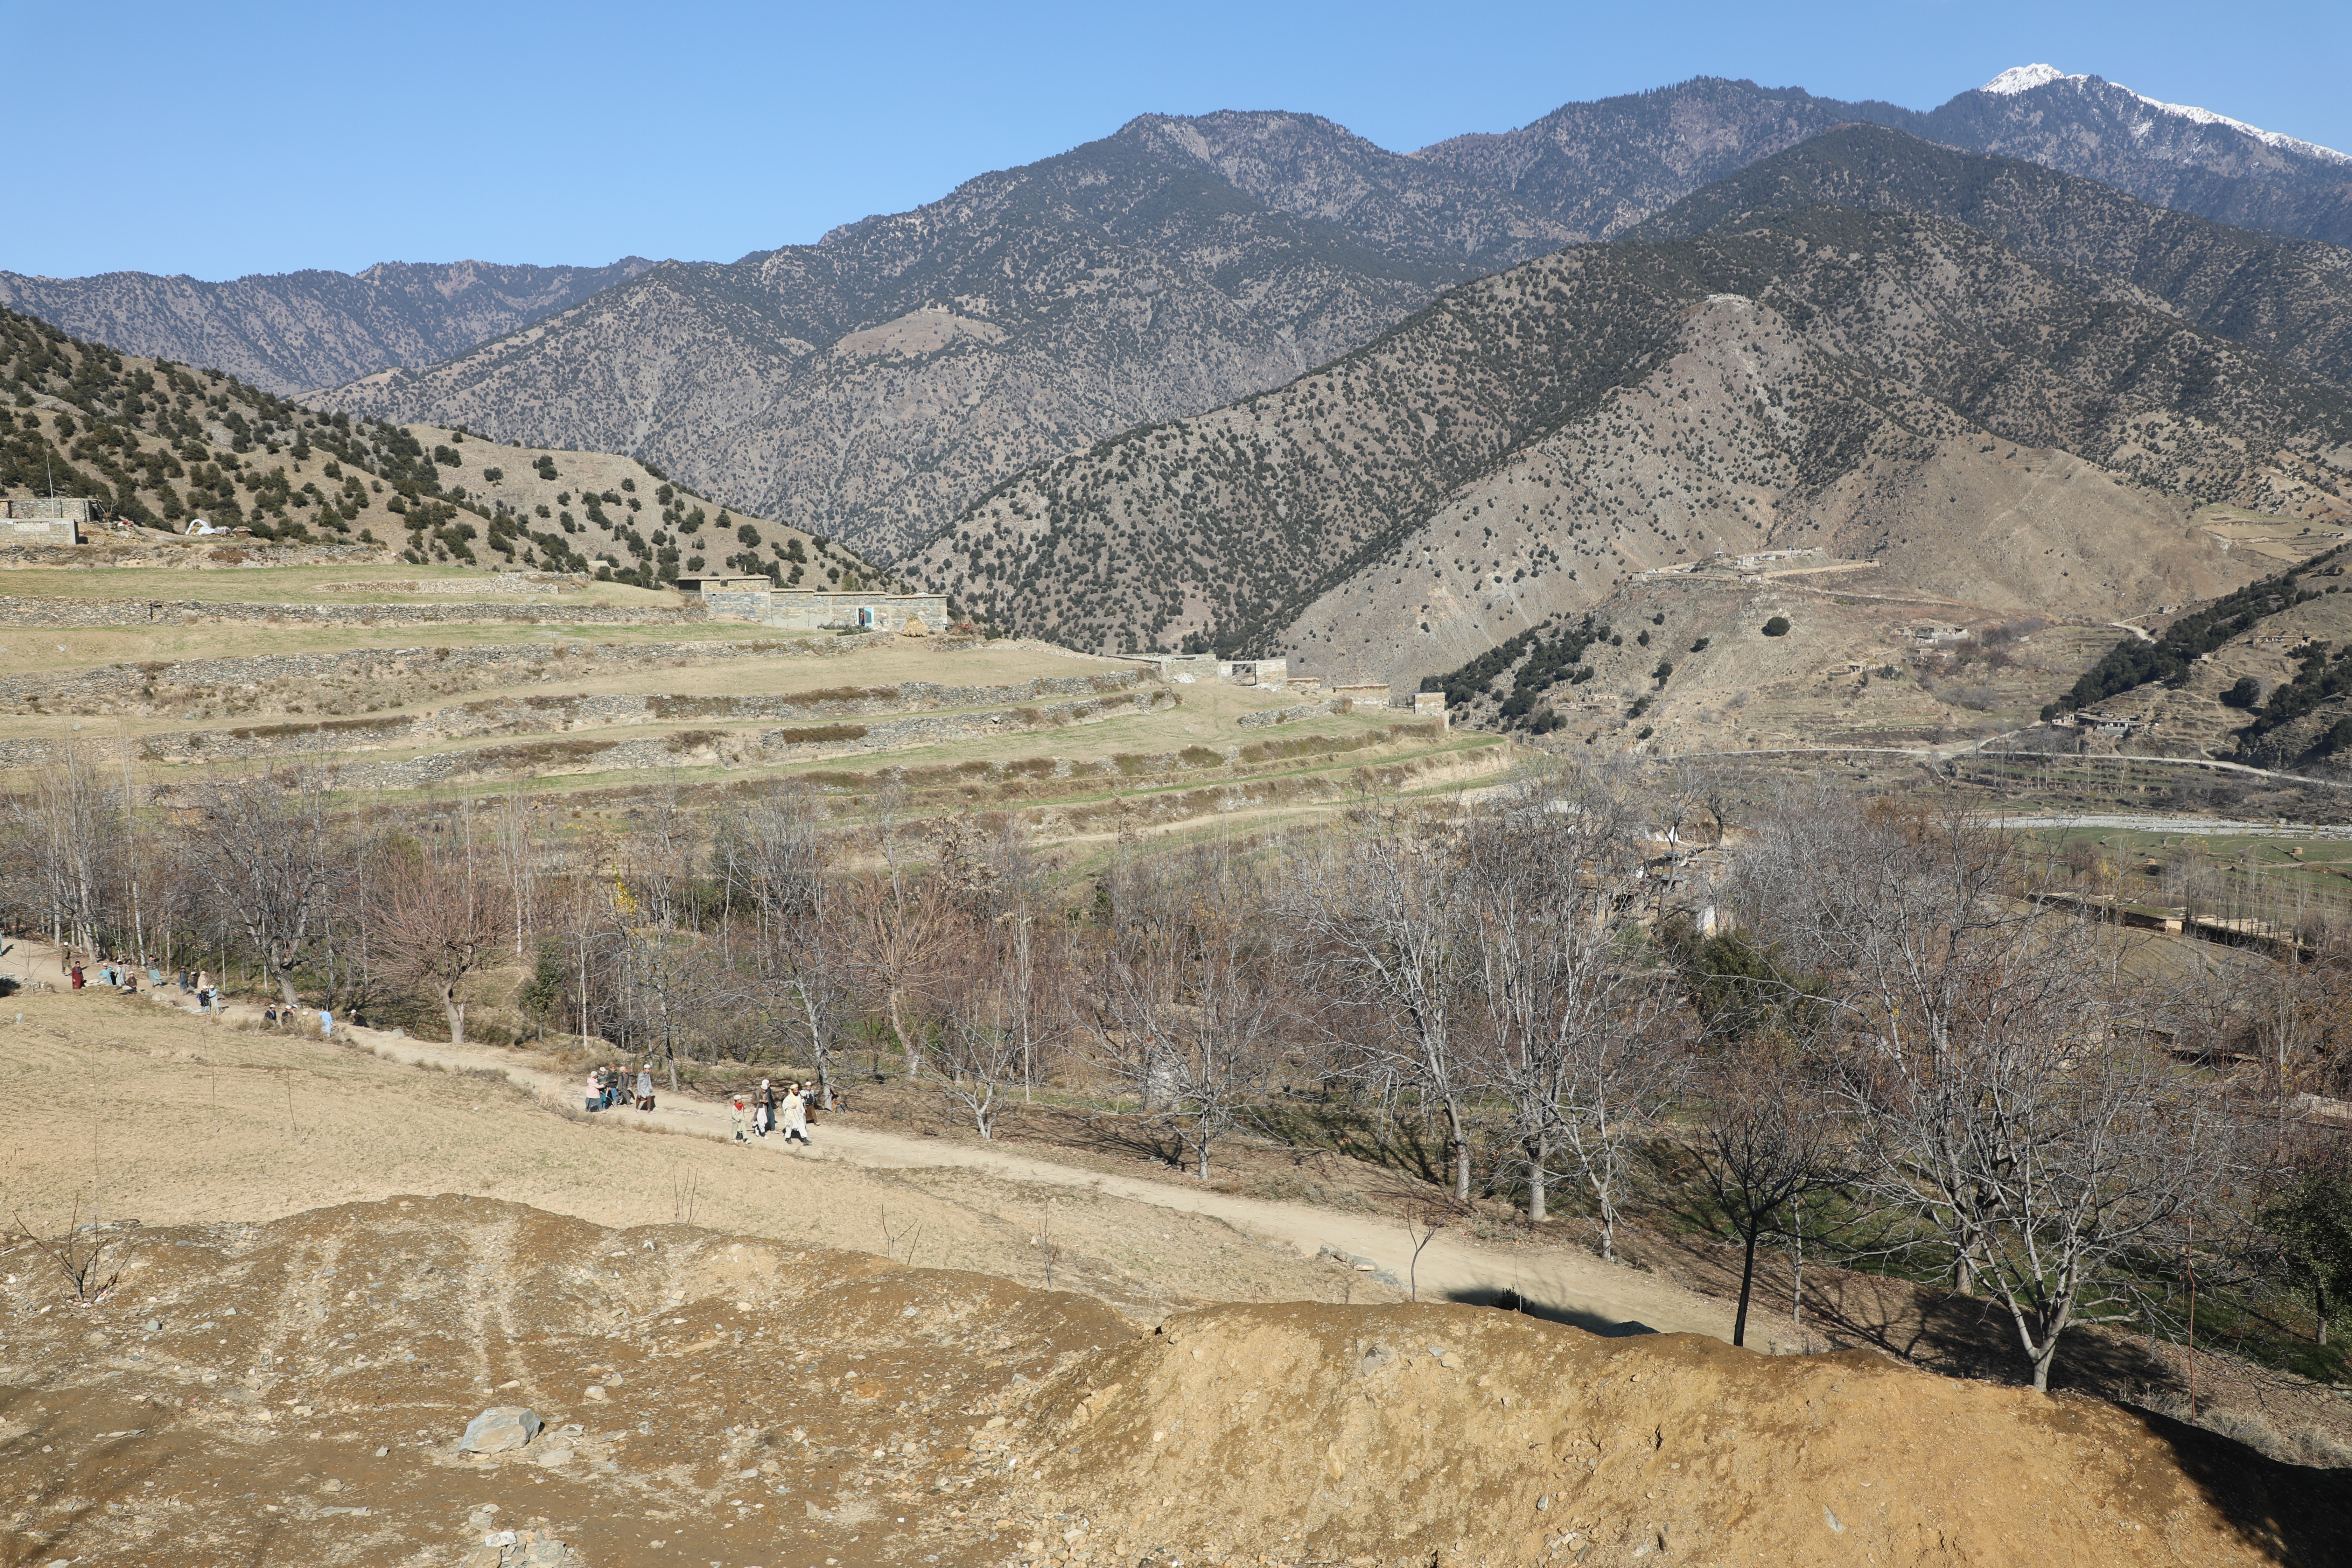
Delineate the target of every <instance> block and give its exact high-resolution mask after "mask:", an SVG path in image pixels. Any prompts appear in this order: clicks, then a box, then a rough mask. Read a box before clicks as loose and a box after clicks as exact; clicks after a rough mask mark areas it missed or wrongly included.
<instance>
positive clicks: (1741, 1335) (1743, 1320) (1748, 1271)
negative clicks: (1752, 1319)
mask: <svg viewBox="0 0 2352 1568" xmlns="http://www.w3.org/2000/svg"><path fill="white" fill-rule="evenodd" d="M1755 1288H1756V1226H1752V1225H1751V1226H1748V1247H1747V1250H1746V1253H1745V1254H1744V1256H1742V1257H1741V1258H1740V1260H1739V1311H1738V1314H1737V1315H1736V1316H1734V1317H1733V1318H1732V1320H1731V1342H1732V1343H1733V1344H1734V1345H1745V1344H1746V1343H1747V1342H1748V1297H1749V1295H1750V1294H1751V1293H1752V1292H1753V1291H1754V1289H1755Z"/></svg>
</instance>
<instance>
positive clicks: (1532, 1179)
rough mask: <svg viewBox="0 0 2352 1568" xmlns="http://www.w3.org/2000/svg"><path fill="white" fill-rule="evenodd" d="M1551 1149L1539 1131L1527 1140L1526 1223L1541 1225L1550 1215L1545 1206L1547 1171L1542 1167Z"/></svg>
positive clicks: (1547, 1159)
mask: <svg viewBox="0 0 2352 1568" xmlns="http://www.w3.org/2000/svg"><path fill="white" fill-rule="evenodd" d="M1550 1156H1551V1149H1550V1146H1549V1142H1547V1140H1546V1139H1545V1138H1544V1135H1543V1134H1542V1133H1540V1132H1538V1133H1537V1134H1536V1135H1535V1136H1534V1137H1532V1138H1530V1139H1528V1224H1530V1225H1541V1224H1543V1222H1544V1221H1545V1220H1547V1219H1549V1218H1550V1217H1551V1215H1550V1212H1549V1209H1548V1208H1547V1206H1546V1199H1547V1197H1548V1196H1549V1194H1548V1192H1547V1183H1548V1178H1549V1174H1550V1173H1549V1172H1548V1171H1546V1170H1545V1169H1544V1166H1545V1163H1547V1162H1548V1161H1549V1158H1550Z"/></svg>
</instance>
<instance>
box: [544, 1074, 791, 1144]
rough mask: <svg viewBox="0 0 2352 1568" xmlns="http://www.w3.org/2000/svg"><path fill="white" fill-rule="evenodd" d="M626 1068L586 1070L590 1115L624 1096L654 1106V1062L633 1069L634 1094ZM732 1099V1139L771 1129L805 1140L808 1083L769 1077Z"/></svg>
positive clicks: (645, 1106)
mask: <svg viewBox="0 0 2352 1568" xmlns="http://www.w3.org/2000/svg"><path fill="white" fill-rule="evenodd" d="M631 1087H632V1086H631V1085H630V1083H629V1069H628V1068H626V1067H596V1068H589V1069H588V1098H587V1103H586V1109H587V1110H589V1111H590V1112H591V1113H592V1114H593V1112H595V1111H599V1110H612V1109H613V1107H614V1105H615V1104H616V1103H618V1102H620V1101H621V1100H624V1099H628V1100H630V1102H631V1103H633V1104H634V1105H635V1107H636V1108H637V1109H638V1110H652V1109H653V1108H654V1064H653V1063H651V1062H647V1063H646V1064H645V1066H643V1067H641V1068H638V1069H637V1080H636V1083H635V1086H634V1087H635V1089H636V1093H635V1095H634V1096H630V1095H629V1094H628V1090H629V1089H630V1088H631ZM733 1098H734V1102H735V1103H734V1109H733V1110H732V1112H731V1113H730V1114H731V1118H732V1121H733V1123H734V1131H735V1142H738V1143H748V1142H751V1140H752V1139H753V1138H754V1137H758V1138H765V1137H766V1136H768V1134H769V1133H771V1132H781V1133H782V1134H783V1137H784V1141H785V1142H788V1143H789V1142H792V1141H793V1139H795V1138H797V1139H799V1140H800V1141H801V1142H803V1143H806V1142H809V1120H808V1119H809V1112H810V1110H813V1109H814V1106H815V1101H816V1093H815V1090H814V1087H813V1086H812V1085H809V1084H804V1083H802V1082H801V1081H799V1080H798V1079H794V1080H793V1081H792V1082H790V1083H785V1084H781V1085H780V1084H778V1083H777V1082H775V1080H773V1079H764V1078H763V1079H761V1080H760V1087H759V1088H758V1089H754V1090H752V1091H751V1093H750V1094H748V1095H745V1094H738V1095H736V1096H734V1097H733Z"/></svg>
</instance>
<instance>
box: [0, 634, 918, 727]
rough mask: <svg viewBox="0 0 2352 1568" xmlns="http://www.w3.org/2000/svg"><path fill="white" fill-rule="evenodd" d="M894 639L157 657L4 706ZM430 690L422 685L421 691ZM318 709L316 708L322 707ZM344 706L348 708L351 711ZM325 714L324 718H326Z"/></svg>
mask: <svg viewBox="0 0 2352 1568" xmlns="http://www.w3.org/2000/svg"><path fill="white" fill-rule="evenodd" d="M897 640H898V639H897V638H896V637H894V636H892V635H889V634H887V633H876V634H874V635H872V636H868V637H792V638H784V637H763V638H747V639H745V640H742V641H734V640H727V641H719V640H712V641H709V642H690V643H649V644H635V643H595V644H583V643H577V642H571V643H564V642H553V641H544V642H527V643H483V644H479V645H476V646H472V647H404V648H353V649H351V650H349V651H346V652H342V653H289V654H259V655H255V656H253V657H250V658H193V659H153V660H145V661H142V662H140V663H137V664H108V665H98V666H93V667H91V668H84V669H76V670H67V671H64V672H61V673H59V674H57V675H16V676H8V677H5V678H0V712H14V713H28V712H46V713H72V714H79V715H82V716H85V717H89V716H95V715H99V714H106V713H124V714H138V715H149V714H152V713H155V712H156V711H158V710H164V711H173V710H180V709H184V708H186V707H188V706H189V705H191V704H194V703H206V702H227V703H229V704H231V705H232V706H235V705H236V701H237V700H239V698H240V697H241V696H245V695H246V694H250V693H253V692H257V691H259V690H260V689H263V688H265V687H268V686H270V685H273V684H280V685H282V684H285V683H299V684H301V685H303V686H306V687H309V688H311V689H313V693H314V696H315V697H316V698H317V699H318V700H320V701H321V702H327V701H332V700H334V694H335V693H336V691H337V690H338V689H346V694H348V689H350V688H352V687H355V686H358V685H361V684H362V683H367V682H383V683H399V684H398V686H396V687H394V689H391V690H388V691H387V692H386V693H385V694H384V695H386V696H387V697H390V698H391V699H392V700H394V701H395V702H396V701H400V700H403V699H405V700H408V701H414V700H416V698H417V697H419V696H427V697H429V696H433V695H444V696H446V695H450V694H453V693H454V692H456V691H459V690H467V689H478V688H480V687H484V686H494V685H502V684H505V685H511V684H519V683H520V682H522V681H526V680H542V679H544V680H551V679H556V678H558V677H559V676H560V677H562V678H563V679H579V678H582V677H584V676H587V675H589V674H591V673H593V674H597V675H607V674H610V673H612V672H613V671H614V670H615V669H662V668H688V667H690V666H693V665H698V664H718V663H723V662H726V661H728V660H731V659H740V658H831V657H835V656H838V655H841V654H845V653H848V652H851V651H852V650H854V649H856V648H861V647H874V646H876V645H877V644H888V643H893V642H896V641H897ZM420 686H421V687H424V688H425V689H423V690H419V689H417V688H418V687H420ZM313 711H317V708H316V707H314V708H313ZM346 711H349V710H348V709H347V710H346ZM322 716H323V715H322Z"/></svg>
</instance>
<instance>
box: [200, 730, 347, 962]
mask: <svg viewBox="0 0 2352 1568" xmlns="http://www.w3.org/2000/svg"><path fill="white" fill-rule="evenodd" d="M346 849H347V846H346V845H345V843H344V841H343V839H342V837H341V834H340V833H339V832H338V831H337V829H336V826H335V824H334V820H333V817H332V815H331V803H330V801H329V797H328V792H327V780H326V778H325V777H324V775H322V774H320V773H318V772H316V771H315V770H312V769H309V768H275V767H273V768H271V769H269V770H268V771H266V772H264V773H261V774H259V775H258V776H256V777H247V778H238V779H218V778H216V779H214V780H212V781H211V782H209V783H207V784H205V785H204V786H202V787H201V788H200V789H199V790H197V791H196V792H195V800H194V806H193V808H192V810H191V811H190V812H189V814H188V818H187V820H186V821H185V822H184V839H183V843H182V856H183V858H184V863H185V864H186V866H187V868H188V869H189V871H190V872H191V874H192V875H193V877H194V879H195V880H196V881H197V882H198V883H199V884H200V885H201V886H202V887H203V889H205V892H206V893H207V894H208V895H209V900H208V901H209V902H210V903H211V904H212V906H213V907H214V908H215V910H218V911H219V912H220V913H221V914H222V916H223V917H224V918H225V919H226V920H227V921H231V922H233V923H234V924H235V925H236V928H237V929H238V930H240V931H243V932H244V934H245V938H246V941H247V942H249V943H250V944H251V945H252V948H253V951H254V952H256V953H257V955H258V956H259V957H260V959H261V962H262V964H263V966H264V967H265V968H266V969H267V970H268V973H269V975H270V977H271V978H272V979H274V980H275V981H276V982H277V983H278V992H279V994H280V996H281V998H282V999H283V1000H284V1002H285V1003H286V1005H288V1006H289V1007H291V1006H294V1005H297V998H296V997H295V994H294V971H295V968H296V967H297V966H298V965H299V963H301V962H302V959H303V957H304V955H305V954H306V953H307V952H309V950H310V944H311V943H312V942H315V941H316V940H317V939H318V937H319V935H320V931H322V930H323V929H324V925H325V920H326V916H327V912H328V911H329V910H330V909H331V908H332V907H333V904H334V902H335V892H336V883H337V881H338V879H340V878H341V876H342V875H344V873H345V869H346Z"/></svg>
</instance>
